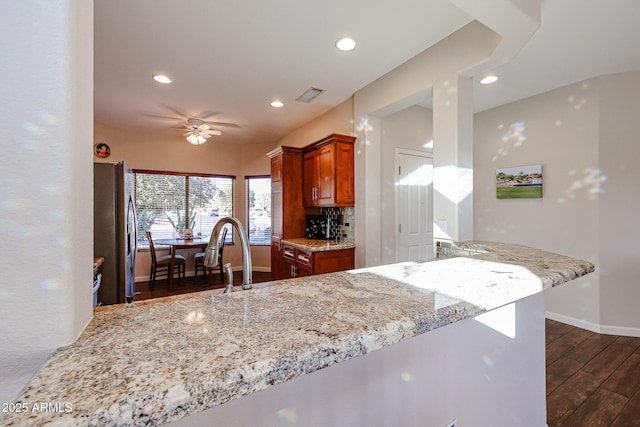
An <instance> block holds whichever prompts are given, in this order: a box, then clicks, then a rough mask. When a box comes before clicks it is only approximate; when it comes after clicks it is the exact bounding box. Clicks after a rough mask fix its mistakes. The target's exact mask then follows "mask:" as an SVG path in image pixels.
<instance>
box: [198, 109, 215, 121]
mask: <svg viewBox="0 0 640 427" xmlns="http://www.w3.org/2000/svg"><path fill="white" fill-rule="evenodd" d="M217 114H220V113H218V112H217V111H203V112H202V114H200V115H198V117H199V118H200V119H202V120H205V119H208V118H209V117H213V116H215V115H217Z"/></svg>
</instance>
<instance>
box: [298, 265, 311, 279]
mask: <svg viewBox="0 0 640 427" xmlns="http://www.w3.org/2000/svg"><path fill="white" fill-rule="evenodd" d="M312 274H313V270H312V269H311V267H309V266H306V265H304V264H300V263H296V277H305V276H311V275H312Z"/></svg>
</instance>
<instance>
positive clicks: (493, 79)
mask: <svg viewBox="0 0 640 427" xmlns="http://www.w3.org/2000/svg"><path fill="white" fill-rule="evenodd" d="M497 81H498V76H496V75H495V74H490V75H488V76H485V77H483V78H482V80H480V84H482V85H490V84H491V83H495V82H497Z"/></svg>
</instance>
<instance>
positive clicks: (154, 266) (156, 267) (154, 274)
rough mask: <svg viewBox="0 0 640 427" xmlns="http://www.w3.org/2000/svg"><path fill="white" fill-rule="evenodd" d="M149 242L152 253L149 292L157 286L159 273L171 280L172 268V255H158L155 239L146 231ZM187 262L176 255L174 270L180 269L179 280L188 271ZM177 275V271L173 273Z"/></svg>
mask: <svg viewBox="0 0 640 427" xmlns="http://www.w3.org/2000/svg"><path fill="white" fill-rule="evenodd" d="M145 233H146V235H147V240H148V241H149V251H150V252H151V272H150V273H149V290H151V291H152V290H153V286H154V285H155V282H156V279H157V278H158V273H160V274H162V275H166V276H167V279H168V278H169V269H170V268H171V256H172V255H171V253H169V255H162V256H157V255H156V248H155V245H154V244H153V238H152V237H151V232H150V231H146V232H145ZM186 264H187V260H186V259H185V257H183V256H182V255H178V254H176V255H175V261H174V265H173V268H174V269H176V268H177V269H178V279H180V276H182V277H184V275H185V270H186ZM173 274H175V270H174V272H173Z"/></svg>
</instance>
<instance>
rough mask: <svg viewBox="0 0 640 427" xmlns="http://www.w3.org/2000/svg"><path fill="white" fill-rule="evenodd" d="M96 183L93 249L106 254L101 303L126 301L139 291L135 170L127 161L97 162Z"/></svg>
mask: <svg viewBox="0 0 640 427" xmlns="http://www.w3.org/2000/svg"><path fill="white" fill-rule="evenodd" d="M93 186H94V187H93V216H94V219H93V253H94V257H103V258H104V262H103V264H102V266H101V273H102V280H101V283H100V297H101V299H102V301H99V303H102V305H109V304H118V303H123V302H125V296H126V295H133V294H134V293H135V262H136V250H137V243H138V232H137V227H138V224H137V222H138V221H137V216H136V206H135V198H134V189H133V187H134V174H133V171H132V170H131V169H130V168H129V167H127V165H126V164H125V163H124V162H120V163H94V164H93Z"/></svg>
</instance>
